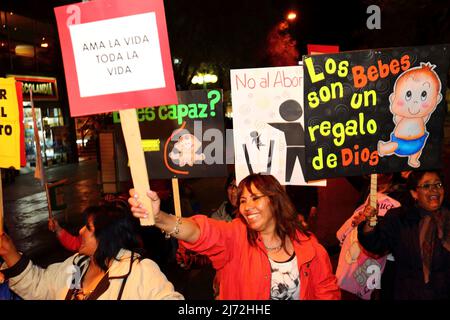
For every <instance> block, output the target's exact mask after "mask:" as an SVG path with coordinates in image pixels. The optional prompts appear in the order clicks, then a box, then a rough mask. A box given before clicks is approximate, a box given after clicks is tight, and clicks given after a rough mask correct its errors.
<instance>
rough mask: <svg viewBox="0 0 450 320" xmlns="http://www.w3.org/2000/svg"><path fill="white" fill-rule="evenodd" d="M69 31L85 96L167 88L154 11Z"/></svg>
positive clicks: (77, 25) (85, 24)
mask: <svg viewBox="0 0 450 320" xmlns="http://www.w3.org/2000/svg"><path fill="white" fill-rule="evenodd" d="M69 30H70V37H71V39H72V44H73V51H74V57H75V65H76V71H77V76H78V83H79V86H80V96H81V97H91V96H98V95H103V94H111V93H121V92H131V91H139V90H146V89H156V88H163V87H165V85H166V84H165V80H164V70H163V64H162V58H161V51H160V44H159V38H158V29H157V25H156V15H155V13H154V12H148V13H142V14H136V15H131V16H126V17H120V18H113V19H106V20H100V21H95V22H89V23H83V24H74V25H71V26H69Z"/></svg>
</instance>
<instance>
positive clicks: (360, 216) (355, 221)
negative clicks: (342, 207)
mask: <svg viewBox="0 0 450 320" xmlns="http://www.w3.org/2000/svg"><path fill="white" fill-rule="evenodd" d="M365 219H366V216H365V215H364V211H363V210H361V211H359V213H358V214H357V215H356V216H355V217H353V220H352V227H356V226H357V225H359V224H360V223H361V222H363V221H364V220H365Z"/></svg>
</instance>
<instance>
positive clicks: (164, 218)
mask: <svg viewBox="0 0 450 320" xmlns="http://www.w3.org/2000/svg"><path fill="white" fill-rule="evenodd" d="M130 194H131V196H132V197H131V198H130V199H129V203H130V204H131V206H132V211H133V214H134V216H135V217H138V218H145V217H146V216H147V212H146V210H145V209H144V208H142V206H141V204H140V202H139V201H138V196H137V194H136V193H135V192H134V190H133V189H132V190H130ZM147 196H148V197H149V198H150V199H151V200H152V205H153V207H152V209H153V214H154V218H155V224H156V226H157V227H159V228H160V229H161V230H163V231H164V232H165V233H166V234H167V235H169V236H174V237H176V238H177V239H179V240H181V242H182V244H183V245H184V246H185V247H186V248H188V249H190V250H192V251H195V252H198V253H200V254H204V255H207V256H208V257H209V258H210V259H211V261H212V263H213V266H214V268H215V269H216V270H220V293H219V297H218V298H219V299H229V300H240V299H245V300H256V299H275V300H287V299H294V300H299V299H300V300H308V299H328V300H332V299H340V291H339V288H338V286H337V282H336V277H335V276H334V274H333V273H332V267H331V263H330V259H329V257H328V254H327V252H326V251H325V249H324V248H323V247H322V246H321V245H320V244H319V242H318V241H317V239H316V238H315V237H314V236H313V235H312V234H311V233H309V232H308V231H307V230H306V227H305V226H304V225H303V224H302V222H301V220H299V219H298V216H297V213H296V210H295V208H294V206H293V205H292V203H291V201H290V200H289V197H288V195H287V194H286V192H285V191H284V189H283V188H282V186H281V185H280V184H279V182H278V181H277V180H276V179H275V178H274V177H273V176H271V175H262V174H252V175H249V176H248V177H246V178H245V179H244V180H242V181H241V182H240V184H239V187H238V199H239V213H240V214H239V216H238V217H237V218H236V219H234V220H233V221H232V222H231V223H227V222H224V221H217V220H213V219H210V218H208V217H206V216H204V215H196V216H193V217H191V218H177V217H175V216H174V215H170V214H167V213H165V212H163V211H161V210H160V208H159V203H160V201H159V198H158V195H157V194H156V193H155V192H153V191H149V192H148V193H147Z"/></svg>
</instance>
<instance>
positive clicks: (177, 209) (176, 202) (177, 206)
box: [172, 178, 181, 218]
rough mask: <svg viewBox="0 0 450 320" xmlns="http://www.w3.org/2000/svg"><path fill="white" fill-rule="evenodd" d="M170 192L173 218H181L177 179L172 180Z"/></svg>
mask: <svg viewBox="0 0 450 320" xmlns="http://www.w3.org/2000/svg"><path fill="white" fill-rule="evenodd" d="M172 192H173V204H174V208H175V216H176V217H178V218H181V203H180V188H179V187H178V178H172Z"/></svg>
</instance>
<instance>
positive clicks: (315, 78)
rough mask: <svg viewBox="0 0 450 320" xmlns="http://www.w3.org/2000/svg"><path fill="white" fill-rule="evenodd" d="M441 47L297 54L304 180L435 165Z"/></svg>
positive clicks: (443, 65)
mask: <svg viewBox="0 0 450 320" xmlns="http://www.w3.org/2000/svg"><path fill="white" fill-rule="evenodd" d="M449 51H450V47H449V46H446V45H435V46H422V47H411V48H390V49H378V50H362V51H353V52H344V53H339V54H324V55H313V56H305V57H304V73H305V92H304V93H305V94H304V101H305V127H306V166H307V170H306V177H307V180H316V179H323V178H332V177H340V176H353V175H364V174H370V173H383V172H397V171H402V170H412V169H416V168H420V169H430V168H438V167H440V165H441V146H442V137H443V122H444V115H445V107H446V106H445V90H446V78H447V72H448V68H449V59H450V55H449Z"/></svg>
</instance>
